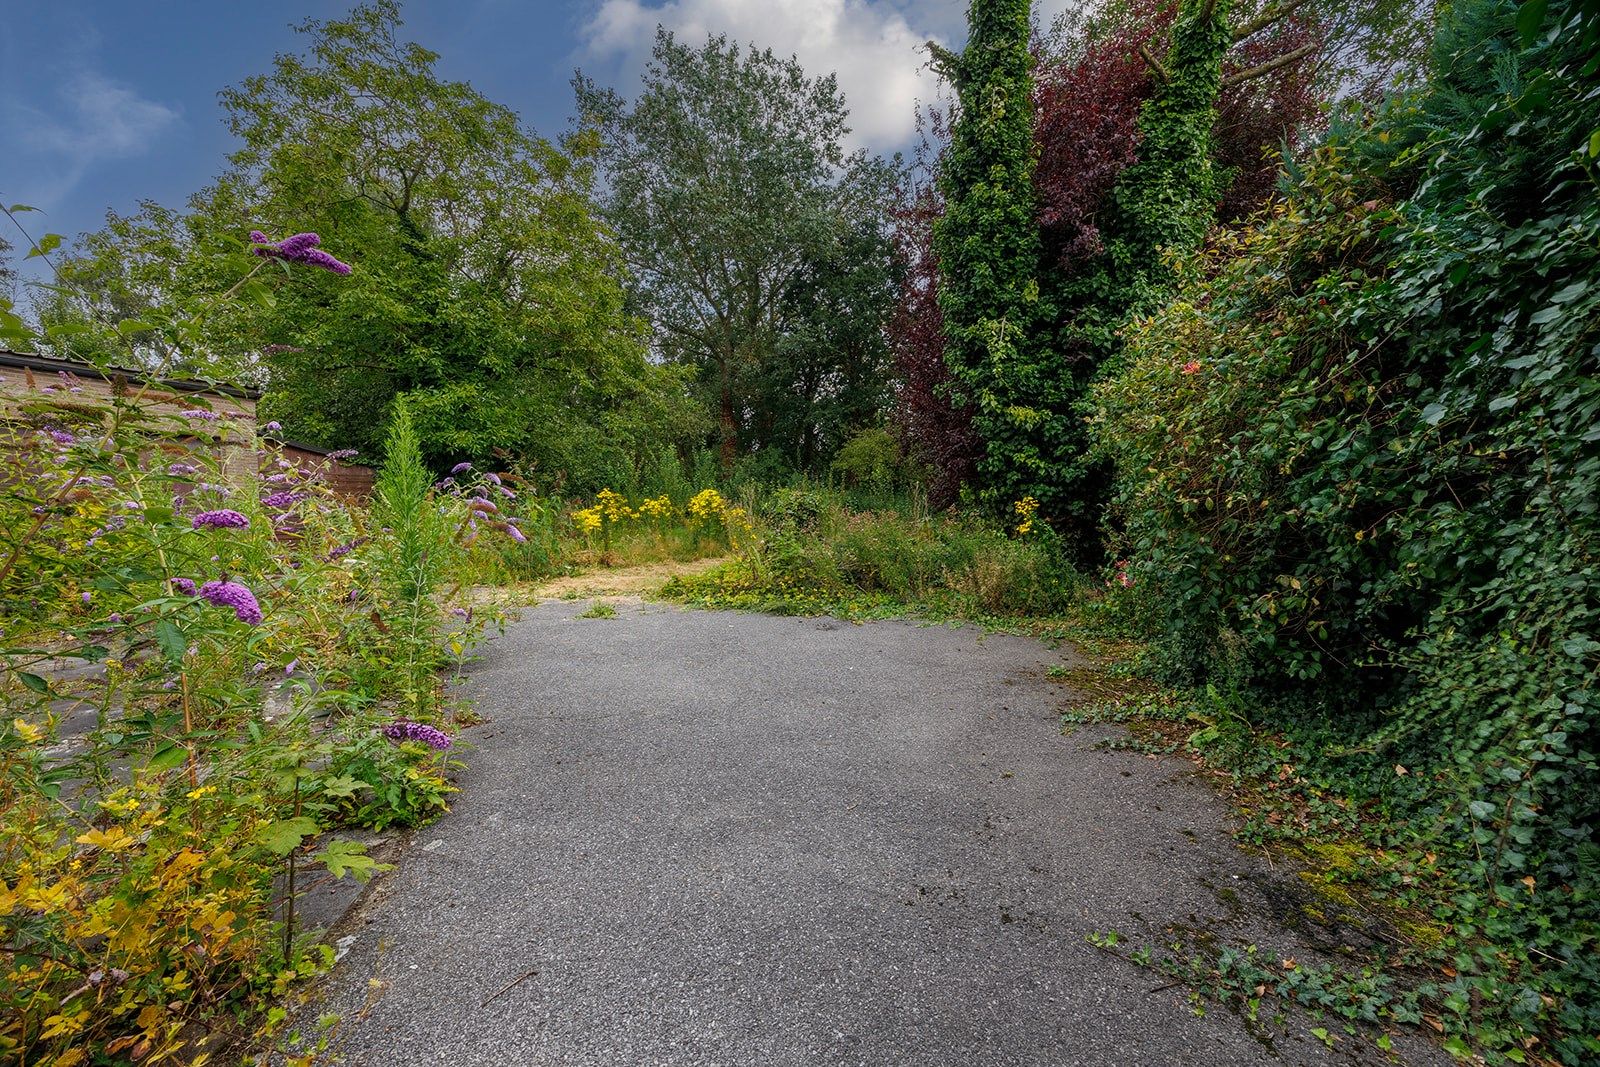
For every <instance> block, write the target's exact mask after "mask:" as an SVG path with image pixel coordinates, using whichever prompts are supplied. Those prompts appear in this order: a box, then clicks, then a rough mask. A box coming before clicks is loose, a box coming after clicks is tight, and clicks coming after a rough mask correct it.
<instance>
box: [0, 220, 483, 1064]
mask: <svg viewBox="0 0 1600 1067" xmlns="http://www.w3.org/2000/svg"><path fill="white" fill-rule="evenodd" d="M41 243H42V241H41ZM248 262H252V263H253V267H252V269H251V272H250V273H248V274H246V275H245V276H244V277H243V278H241V279H240V280H239V281H238V282H236V283H235V285H234V286H232V287H231V288H230V290H229V293H228V294H227V295H226V296H225V297H224V299H231V297H232V296H233V295H234V294H237V293H239V292H242V291H244V290H245V288H246V286H248V284H249V283H250V282H251V281H252V280H253V278H252V275H253V274H255V273H257V272H260V271H263V270H266V269H269V268H268V265H267V264H266V262H265V261H263V260H259V259H254V260H251V261H248ZM211 312H217V313H224V309H201V310H198V311H195V312H193V313H186V311H185V309H182V308H179V309H175V310H169V311H163V312H162V313H160V314H157V315H152V316H150V319H151V321H144V320H140V321H138V322H136V323H134V324H133V325H132V326H130V327H125V328H124V329H122V330H121V331H118V333H119V335H121V336H126V337H129V338H134V339H136V343H137V344H139V345H141V346H145V350H146V351H147V352H156V351H166V352H177V351H181V350H183V349H184V348H185V346H187V345H189V344H191V343H192V342H193V340H194V339H195V338H196V337H198V336H201V335H202V332H203V330H204V328H205V322H204V318H205V316H206V315H207V314H208V313H211ZM0 325H4V326H5V328H6V329H7V330H24V332H25V327H22V326H21V324H20V320H19V319H17V318H16V317H15V316H14V315H12V314H11V313H10V312H9V311H7V317H6V318H5V319H4V321H3V323H0ZM165 369H167V368H164V367H163V368H158V372H159V371H161V370H165ZM159 380H160V379H159V378H155V379H152V381H159ZM35 384H36V385H37V386H38V387H37V388H36V389H35V390H33V391H31V392H28V393H25V394H23V395H21V396H20V397H15V398H13V399H10V400H8V402H7V409H6V411H5V430H4V433H5V435H6V440H5V441H4V442H0V462H3V463H4V464H5V470H4V472H3V477H0V484H3V486H4V491H3V492H0V528H3V529H4V531H5V537H4V540H3V542H0V609H3V611H4V628H5V634H6V647H5V648H4V649H3V650H0V687H3V688H0V691H3V693H4V698H5V706H6V715H5V716H4V719H5V724H4V725H3V726H0V812H3V829H4V832H3V833H0V941H3V944H4V946H5V954H4V956H3V958H0V1048H3V1049H4V1053H5V1055H6V1056H7V1058H8V1059H11V1058H15V1059H17V1060H18V1061H19V1062H38V1063H52V1064H75V1063H87V1062H99V1061H107V1062H112V1061H119V1062H125V1061H129V1060H141V1061H150V1062H156V1061H159V1060H162V1059H172V1058H180V1057H181V1058H185V1059H190V1060H193V1059H196V1057H199V1056H201V1054H202V1053H203V1052H208V1051H215V1050H216V1049H217V1048H218V1047H220V1046H223V1045H237V1046H238V1047H240V1048H243V1049H247V1050H249V1049H263V1048H265V1047H267V1045H266V1044H264V1043H265V1042H269V1041H270V1033H269V1030H270V1027H271V1025H272V1023H271V1019H272V1017H271V1016H269V1017H268V1020H267V1022H266V1023H265V1024H264V1028H260V1029H258V1024H260V1018H259V1016H258V1015H257V1012H258V1010H259V1009H261V1008H263V1007H264V1006H265V1003H266V1002H267V1001H268V1000H269V998H272V997H276V996H279V995H281V994H282V993H283V992H284V991H285V989H286V988H287V986H288V985H289V984H290V983H292V982H293V981H295V980H297V979H298V978H300V977H303V976H305V975H308V974H311V973H315V972H316V971H317V970H319V969H321V968H323V967H325V966H326V965H327V963H328V962H330V961H331V952H328V953H325V952H323V951H321V950H315V951H309V952H308V951H307V946H306V945H304V944H303V943H301V942H300V941H298V940H297V938H296V936H295V935H296V930H295V926H294V922H295V910H294V900H295V897H296V894H297V892H298V888H297V882H296V876H297V872H298V871H299V869H300V868H301V867H302V866H303V865H305V864H308V863H309V864H314V865H317V866H320V867H322V868H324V869H326V871H327V872H328V873H329V874H330V875H331V876H333V877H345V876H354V877H357V878H360V879H365V878H366V877H368V876H370V874H371V873H372V872H373V871H374V870H375V869H376V863H375V861H374V860H373V859H372V858H371V857H368V856H366V855H365V853H364V850H363V849H362V847H361V845H360V844H358V843H357V842H354V841H351V840H348V839H341V838H338V837H335V836H332V833H333V832H335V831H337V829H338V828H339V827H340V826H341V825H345V824H346V823H348V822H349V821H352V820H355V821H359V822H360V823H362V824H365V825H385V824H390V823H395V822H416V821H420V820H422V819H425V818H428V817H431V816H432V815H433V814H436V813H437V811H438V810H441V808H442V797H443V795H444V794H445V793H446V792H448V791H449V787H448V785H447V784H446V783H445V781H444V778H443V774H442V772H443V765H442V763H441V759H440V757H438V756H437V755H436V751H435V750H436V749H438V748H440V747H445V746H448V745H449V743H450V742H449V738H448V736H447V735H445V734H444V733H443V732H442V731H439V730H437V729H436V728H431V727H430V728H424V727H422V726H419V725H417V724H409V725H407V726H406V728H405V730H404V731H401V732H400V733H399V734H397V735H396V736H397V737H398V738H399V740H396V741H393V742H392V741H391V740H390V739H389V738H388V736H387V735H388V734H389V733H390V732H391V731H394V730H395V729H396V724H393V723H388V724H386V720H387V718H388V716H389V715H390V714H392V712H393V710H394V705H393V703H392V701H391V696H390V694H392V693H393V692H395V691H397V690H401V689H405V688H407V687H410V688H411V689H413V690H417V689H420V688H421V687H419V686H417V685H416V682H415V679H414V678H413V676H412V674H411V673H410V672H409V671H399V670H396V669H395V668H394V665H395V664H398V663H401V662H403V661H404V660H405V658H406V654H407V650H406V649H404V648H402V647H401V645H402V642H401V640H400V637H401V634H400V632H399V631H400V627H399V626H398V625H396V624H399V623H401V622H402V620H405V619H408V618H410V617H412V616H413V615H415V614H416V609H415V605H414V604H411V603H407V602H406V601H405V600H404V599H403V597H404V596H405V595H408V594H410V593H415V592H416V590H415V589H413V588H411V586H410V585H408V583H411V582H413V581H414V578H415V573H416V572H415V571H414V570H409V571H408V570H406V569H405V567H404V565H405V563H406V561H407V560H415V559H417V558H419V557H420V556H433V557H436V558H440V559H449V558H450V552H451V548H450V544H449V542H450V541H452V540H459V539H461V538H462V536H463V534H464V533H465V531H466V530H467V528H468V526H469V523H470V521H471V516H472V515H473V514H475V509H474V508H473V507H472V506H471V505H470V503H469V501H468V499H467V498H465V497H454V496H449V495H444V496H434V497H432V498H430V499H429V500H428V502H427V504H426V507H425V508H424V509H423V510H424V511H426V512H427V513H429V514H437V515H439V516H440V519H439V521H438V522H437V523H434V524H431V525H429V526H427V527H426V528H425V533H426V534H427V536H431V537H433V538H434V542H433V543H432V544H423V545H417V544H411V545H405V544H398V543H395V541H396V540H397V539H399V540H404V539H406V538H409V537H411V536H412V535H413V533H414V530H408V529H406V528H405V527H404V524H403V523H402V524H401V525H399V526H391V527H388V528H386V527H384V526H381V525H379V526H374V525H372V524H370V523H369V522H368V519H367V516H366V515H365V514H363V513H362V511H361V510H360V509H359V508H355V507H352V506H351V505H349V504H348V503H346V502H345V501H342V500H340V499H339V498H338V497H336V496H335V495H334V494H333V493H332V492H331V491H330V490H329V489H328V488H327V487H326V486H325V485H323V484H322V483H321V481H320V475H319V473H318V472H317V471H315V470H302V469H301V468H298V467H296V466H295V465H294V464H292V463H290V462H289V461H288V460H286V459H285V458H284V457H283V456H282V455H280V454H277V453H275V452H272V451H268V452H267V454H266V457H265V459H266V462H265V463H264V465H262V467H261V469H260V470H257V464H258V459H257V452H256V449H257V444H256V438H255V433H254V427H252V426H250V425H248V421H249V419H248V415H247V414H246V413H243V412H240V411H238V410H236V409H235V406H234V403H233V401H232V399H231V398H230V397H229V396H228V395H227V394H222V393H206V392H200V393H193V394H179V395H173V394H171V393H170V392H169V390H170V388H171V386H170V385H168V384H163V385H161V386H159V387H158V386H154V385H142V386H131V387H129V389H127V390H126V391H116V392H114V393H113V395H112V396H111V397H110V398H109V399H107V400H103V401H102V400H95V399H92V397H91V395H89V394H88V393H86V392H85V390H83V389H82V387H81V385H80V384H79V382H78V381H77V380H76V379H74V378H73V377H72V376H71V375H63V376H62V377H61V378H60V379H59V380H58V381H48V382H45V383H42V384H41V383H37V382H36V383H35ZM413 465H414V457H413ZM423 488H424V489H426V488H427V486H426V483H424V485H423ZM418 529H422V528H421V527H418ZM391 568H394V569H391ZM386 620H387V621H386ZM477 625H481V620H480V622H479V623H478V624H477ZM475 629H476V626H475V625H473V624H469V625H468V626H466V627H465V628H458V630H457V631H456V632H455V633H454V634H453V635H452V639H453V640H454V641H455V642H457V643H461V642H469V641H470V640H471V639H472V634H473V633H474V632H475ZM441 636H442V635H440V634H437V633H435V634H433V635H431V639H432V640H433V641H435V642H438V641H439V640H440V639H441ZM414 640H420V638H417V639H414V638H412V637H410V636H408V637H407V640H406V642H405V644H406V645H407V646H408V647H409V645H410V644H411V643H412V642H413V641H414ZM424 696H425V702H422V701H419V700H418V699H417V694H416V693H411V694H408V700H409V701H410V710H411V711H412V713H413V714H414V715H415V714H417V713H418V712H419V711H420V712H422V713H424V714H426V715H427V716H428V717H431V718H437V717H438V716H439V715H440V703H439V700H438V697H437V692H436V687H433V686H429V687H427V688H426V692H425V694H424ZM380 728H381V729H382V731H383V733H379V730H380ZM425 729H426V730H427V731H429V732H425V733H424V732H422V731H424V730H425ZM407 731H410V732H407ZM413 733H415V734H417V735H418V736H422V737H424V738H425V739H427V740H429V743H430V745H431V747H430V748H428V749H426V750H424V749H422V748H419V747H418V746H416V745H414V744H411V743H409V742H406V741H405V740H404V738H405V737H408V736H412V735H413ZM386 746H387V747H391V748H394V749H395V751H394V752H392V753H390V752H385V751H384V749H385V747H386ZM360 753H365V754H366V756H367V757H370V762H369V763H368V764H365V765H362V764H361V763H360V761H359V760H358V758H357V757H358V754H360ZM345 772H349V773H345ZM396 781H398V782H399V783H400V788H399V789H398V790H396V789H392V788H388V787H389V786H390V785H393V784H394V783H395V782H396ZM279 1017H281V1012H280V1013H279Z"/></svg>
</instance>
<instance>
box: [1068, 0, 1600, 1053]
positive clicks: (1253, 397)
mask: <svg viewBox="0 0 1600 1067" xmlns="http://www.w3.org/2000/svg"><path fill="white" fill-rule="evenodd" d="M1525 9H1527V10H1533V11H1534V12H1535V13H1537V12H1538V11H1542V10H1544V8H1543V7H1542V6H1539V7H1537V8H1535V6H1534V5H1525ZM1548 10H1549V13H1548V15H1547V17H1546V19H1545V26H1544V27H1543V28H1539V27H1538V26H1537V25H1535V27H1534V31H1536V32H1533V31H1530V32H1526V33H1524V31H1523V30H1522V29H1520V28H1519V27H1518V25H1517V22H1518V7H1517V5H1515V4H1513V3H1509V2H1499V0H1474V2H1473V3H1470V4H1461V5H1457V6H1456V7H1455V8H1454V9H1452V13H1451V16H1450V18H1449V20H1448V21H1447V23H1446V25H1445V26H1444V27H1443V28H1442V29H1441V32H1440V37H1439V43H1438V53H1437V60H1436V68H1435V74H1434V77H1433V82H1432V84H1431V86H1430V88H1429V90H1428V91H1427V92H1426V93H1425V94H1423V95H1421V96H1420V97H1418V98H1416V99H1408V100H1401V101H1397V102H1395V103H1393V104H1392V105H1391V106H1390V107H1389V108H1388V109H1387V110H1386V111H1385V112H1384V113H1383V114H1381V115H1380V116H1379V117H1378V119H1377V121H1375V122H1373V123H1372V124H1370V125H1368V126H1364V127H1358V128H1353V129H1347V130H1344V131H1342V132H1340V133H1339V135H1338V136H1336V137H1334V138H1333V139H1332V140H1331V142H1330V143H1329V144H1328V145H1326V146H1325V147H1324V148H1322V149H1321V150H1320V151H1319V152H1318V153H1316V155H1315V157H1314V158H1313V159H1312V160H1311V161H1310V162H1309V163H1308V164H1307V165H1306V166H1305V167H1304V169H1303V171H1302V172H1301V173H1300V174H1298V175H1297V177H1296V180H1295V182H1294V184H1293V188H1292V190H1291V193H1290V196H1289V199H1288V201H1287V202H1286V203H1284V204H1282V205H1280V206H1279V207H1277V208H1276V209H1274V210H1273V211H1272V212H1271V213H1270V214H1269V215H1268V216H1267V217H1266V218H1264V219H1262V220H1261V221H1260V223H1259V224H1258V225H1257V226H1256V227H1254V228H1253V229H1251V230H1249V231H1248V232H1245V233H1242V234H1239V235H1237V236H1236V237H1231V238H1225V239H1223V240H1222V241H1221V242H1220V243H1219V244H1218V245H1217V246H1216V247H1215V248H1214V249H1213V250H1212V252H1211V255H1210V257H1209V259H1208V261H1207V262H1206V263H1205V264H1203V265H1201V266H1200V267H1197V268H1196V269H1194V270H1193V271H1192V272H1191V274H1190V276H1189V278H1188V280H1187V282H1186V284H1185V287H1184V290H1183V292H1182V293H1181V294H1180V297H1179V299H1178V300H1177V301H1176V302H1175V303H1174V304H1172V305H1171V306H1170V307H1168V308H1167V309H1165V310H1164V311H1162V312H1160V313H1158V314H1157V315H1155V316H1153V317H1152V318H1150V319H1149V320H1147V321H1145V322H1143V323H1140V324H1137V325H1136V326H1135V327H1134V328H1133V330H1132V332H1131V335H1130V338H1129V360H1128V363H1127V365H1126V367H1125V369H1124V370H1123V371H1122V373H1120V374H1119V375H1118V376H1116V377H1115V378H1113V379H1111V380H1109V381H1107V382H1105V383H1103V384H1102V385H1101V386H1100V388H1099V389H1098V390H1097V393H1096V399H1097V402H1098V405H1099V409H1098V413H1097V417H1096V430H1097V433H1098V435H1099V440H1100V446H1099V447H1100V448H1101V450H1102V451H1103V453H1104V454H1105V455H1107V456H1109V457H1110V458H1111V459H1113V460H1114V461H1115V463H1116V467H1117V479H1118V482H1117V484H1118V497H1117V503H1118V507H1119V509H1120V518H1121V521H1122V523H1123V524H1124V534H1123V542H1124V544H1125V546H1126V549H1127V553H1128V557H1129V560H1130V563H1129V567H1128V574H1129V577H1130V580H1131V581H1132V582H1133V583H1134V593H1135V595H1136V596H1138V597H1139V599H1141V600H1142V602H1143V610H1144V611H1145V612H1146V613H1147V615H1148V617H1149V618H1150V619H1151V621H1152V622H1153V624H1154V628H1155V636H1156V638H1157V649H1158V651H1159V654H1160V657H1161V661H1162V663H1163V664H1164V665H1165V666H1166V667H1167V668H1168V671H1169V673H1171V674H1175V675H1178V676H1181V677H1184V678H1186V679H1188V680H1191V681H1195V680H1206V679H1213V680H1216V681H1217V682H1218V684H1219V687H1220V688H1224V689H1227V688H1232V687H1235V686H1238V687H1254V689H1255V691H1256V692H1257V693H1263V692H1265V693H1268V694H1272V695H1273V698H1272V699H1273V700H1274V701H1275V702H1277V703H1279V704H1280V705H1282V706H1284V707H1285V708H1290V709H1292V710H1291V711H1286V713H1285V721H1286V722H1287V723H1288V724H1289V725H1290V726H1291V727H1292V728H1293V729H1295V730H1298V731H1300V732H1302V733H1303V734H1306V735H1316V736H1319V737H1320V738H1321V739H1322V740H1323V741H1325V742H1326V741H1329V740H1330V739H1331V740H1332V741H1334V742H1338V743H1341V744H1342V749H1343V750H1344V751H1347V752H1352V753H1358V754H1359V753H1374V752H1376V753H1379V754H1380V756H1379V757H1378V758H1377V759H1376V760H1372V761H1366V760H1365V757H1362V756H1360V755H1356V756H1352V757H1347V758H1346V760H1345V763H1346V764H1347V765H1348V767H1349V772H1348V773H1349V779H1348V780H1349V782H1351V783H1352V788H1357V789H1358V791H1359V789H1360V788H1368V789H1370V788H1371V785H1370V783H1371V780H1370V779H1366V778H1365V777H1364V772H1363V770H1362V768H1363V766H1364V761H1365V762H1373V763H1376V764H1378V765H1381V766H1383V767H1387V766H1391V765H1392V764H1394V763H1396V762H1398V763H1401V764H1403V765H1405V766H1407V767H1409V768H1410V774H1409V775H1407V776H1406V777H1405V781H1404V782H1401V783H1396V782H1395V781H1394V780H1395V778H1396V775H1394V774H1393V773H1392V772H1390V773H1389V775H1388V778H1389V782H1390V783H1391V784H1390V785H1388V786H1385V787H1383V792H1384V793H1385V794H1386V795H1388V796H1390V797H1391V798H1393V803H1394V806H1395V810H1396V811H1397V812H1401V813H1404V814H1403V817H1402V818H1401V819H1400V820H1399V821H1398V822H1397V824H1396V827H1395V833H1396V834H1397V835H1399V836H1401V837H1403V836H1404V835H1406V834H1407V833H1408V831H1410V832H1415V833H1416V834H1418V835H1419V836H1420V837H1422V838H1424V839H1425V840H1426V841H1427V842H1429V844H1430V847H1437V848H1440V849H1443V850H1445V851H1446V852H1447V859H1446V862H1447V863H1448V864H1449V865H1450V870H1451V872H1452V877H1453V878H1454V879H1455V886H1456V892H1455V894H1454V896H1453V905H1452V907H1453V911H1452V913H1451V916H1450V918H1451V921H1452V923H1454V924H1455V925H1454V931H1453V937H1452V941H1451V945H1452V947H1453V950H1454V951H1455V952H1456V953H1457V955H1456V956H1455V957H1454V959H1453V961H1452V967H1451V971H1452V974H1451V979H1450V981H1449V982H1448V983H1447V984H1446V985H1445V987H1444V988H1443V990H1442V991H1441V997H1440V1000H1441V1003H1442V1005H1443V1007H1444V1009H1445V1011H1446V1012H1447V1013H1448V1015H1449V1017H1450V1022H1451V1024H1452V1025H1453V1026H1454V1027H1456V1028H1457V1029H1458V1030H1460V1031H1465V1032H1470V1033H1471V1034H1472V1035H1473V1041H1474V1042H1476V1043H1478V1044H1479V1045H1480V1046H1481V1047H1484V1048H1489V1049H1492V1050H1499V1049H1506V1048H1514V1049H1516V1050H1517V1053H1518V1055H1519V1056H1520V1055H1522V1052H1521V1051H1520V1050H1521V1049H1522V1048H1524V1047H1528V1046H1527V1045H1526V1044H1525V1042H1526V1041H1528V1040H1542V1041H1543V1043H1544V1044H1543V1047H1544V1048H1545V1049H1546V1050H1547V1052H1548V1054H1549V1055H1551V1056H1554V1057H1557V1058H1559V1059H1560V1060H1561V1061H1562V1062H1566V1063H1574V1064H1575V1063H1579V1062H1590V1061H1592V1060H1593V1059H1594V1058H1595V1057H1596V1056H1597V1055H1600V1038H1597V1037H1596V1035H1597V1034H1600V1007H1597V1006H1600V995H1597V989H1600V964H1597V962H1596V961H1597V960H1600V953H1597V952H1596V948H1597V946H1600V906H1597V902H1600V844H1597V842H1596V835H1597V831H1600V826H1597V819H1596V806H1595V804H1594V802H1593V800H1592V798H1593V796H1594V795H1595V793H1596V790H1597V788H1600V768H1597V760H1596V752H1597V750H1600V735H1597V729H1596V722H1597V715H1600V704H1597V698H1596V688H1595V685H1594V679H1595V677H1596V671H1597V667H1600V642H1597V641H1596V640H1595V636H1594V635H1596V634H1597V633H1600V601H1597V598H1596V594H1595V590H1596V589H1600V566H1597V564H1596V563H1595V558H1596V555H1595V552H1596V535H1597V533H1600V529H1597V527H1600V520H1597V514H1600V504H1597V501H1600V457H1597V454H1596V451H1595V443H1596V440H1597V435H1596V431H1595V427H1596V426H1600V384H1597V382H1600V378H1597V377H1596V372H1597V370H1600V365H1597V359H1596V356H1597V348H1596V339H1597V337H1600V282H1597V281H1596V280H1595V279H1597V278H1600V197H1597V196H1596V193H1595V185H1594V176H1595V171H1594V167H1595V157H1596V155H1600V149H1597V148H1596V146H1597V144H1600V142H1596V141H1594V140H1593V139H1592V137H1591V134H1592V133H1593V131H1594V130H1596V129H1597V128H1600V96H1597V95H1596V94H1595V93H1594V92H1593V65H1594V64H1593V54H1594V53H1593V50H1592V49H1593V46H1594V43H1595V33H1596V28H1595V26H1594V24H1593V23H1592V22H1591V23H1585V21H1584V19H1583V17H1582V16H1581V15H1580V14H1578V11H1579V7H1578V5H1575V4H1571V3H1551V4H1550V5H1549V9H1548ZM1219 675H1220V677H1219ZM1291 695H1292V697H1293V699H1292V700H1290V699H1289V697H1290V696H1291ZM1334 751H1335V752H1337V751H1340V747H1335V749H1334ZM1479 939H1486V940H1487V941H1488V942H1489V946H1492V947H1486V946H1483V945H1481V944H1479V943H1478V942H1479ZM1530 1034H1538V1035H1541V1037H1540V1038H1531V1037H1530V1036H1529V1035H1530ZM1457 1040H1458V1041H1459V1040H1460V1038H1457ZM1513 1058H1515V1057H1513ZM1519 1062H1520V1061H1519Z"/></svg>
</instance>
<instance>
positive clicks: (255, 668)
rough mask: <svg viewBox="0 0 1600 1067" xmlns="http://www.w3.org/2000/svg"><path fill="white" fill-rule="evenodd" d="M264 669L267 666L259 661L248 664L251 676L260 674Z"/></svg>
mask: <svg viewBox="0 0 1600 1067" xmlns="http://www.w3.org/2000/svg"><path fill="white" fill-rule="evenodd" d="M266 669H267V665H266V664H265V663H263V662H261V661H260V660H257V661H256V662H254V663H252V664H250V673H251V674H260V673H261V672H262V671H264V670H266Z"/></svg>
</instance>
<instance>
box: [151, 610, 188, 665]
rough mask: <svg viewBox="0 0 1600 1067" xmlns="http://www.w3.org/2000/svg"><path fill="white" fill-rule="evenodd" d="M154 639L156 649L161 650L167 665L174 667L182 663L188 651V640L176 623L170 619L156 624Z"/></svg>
mask: <svg viewBox="0 0 1600 1067" xmlns="http://www.w3.org/2000/svg"><path fill="white" fill-rule="evenodd" d="M155 637H156V647H157V648H159V649H161V653H162V655H164V656H166V657H167V662H168V663H170V664H172V665H173V666H174V667H176V666H179V665H180V664H182V663H183V656H184V653H186V652H187V651H188V650H189V639H188V638H187V637H185V636H184V635H183V631H182V630H181V629H179V628H178V624H177V623H175V622H173V621H172V620H171V619H162V620H161V621H160V622H158V623H156V629H155Z"/></svg>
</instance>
